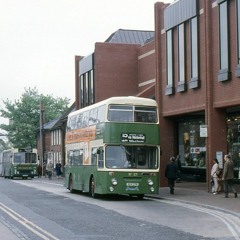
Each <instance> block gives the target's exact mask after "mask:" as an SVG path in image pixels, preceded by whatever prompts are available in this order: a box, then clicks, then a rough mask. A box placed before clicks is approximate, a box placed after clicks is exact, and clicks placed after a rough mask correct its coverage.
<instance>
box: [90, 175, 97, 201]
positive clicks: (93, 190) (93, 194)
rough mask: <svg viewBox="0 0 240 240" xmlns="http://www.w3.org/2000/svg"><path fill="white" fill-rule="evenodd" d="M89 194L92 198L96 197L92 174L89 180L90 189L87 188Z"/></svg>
mask: <svg viewBox="0 0 240 240" xmlns="http://www.w3.org/2000/svg"><path fill="white" fill-rule="evenodd" d="M89 194H90V196H91V197H92V198H96V193H95V181H94V177H93V176H92V178H91V180H90V189H89Z"/></svg>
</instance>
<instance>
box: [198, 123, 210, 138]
mask: <svg viewBox="0 0 240 240" xmlns="http://www.w3.org/2000/svg"><path fill="white" fill-rule="evenodd" d="M207 136H208V129H207V125H200V137H207Z"/></svg>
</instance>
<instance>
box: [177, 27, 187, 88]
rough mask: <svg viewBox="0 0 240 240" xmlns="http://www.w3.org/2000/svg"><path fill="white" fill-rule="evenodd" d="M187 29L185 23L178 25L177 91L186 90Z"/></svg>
mask: <svg viewBox="0 0 240 240" xmlns="http://www.w3.org/2000/svg"><path fill="white" fill-rule="evenodd" d="M185 66H186V61H185V29H184V23H183V24H181V25H179V26H178V86H177V92H183V91H186V82H185V81H186V80H185V78H186V73H185V71H186V70H185Z"/></svg>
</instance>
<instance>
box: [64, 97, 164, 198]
mask: <svg viewBox="0 0 240 240" xmlns="http://www.w3.org/2000/svg"><path fill="white" fill-rule="evenodd" d="M65 141H66V142H65V143H66V144H65V147H66V165H65V184H66V187H67V188H68V189H69V190H70V192H73V191H74V190H78V191H83V192H89V193H90V195H91V196H92V197H96V195H97V194H127V195H131V196H137V197H139V198H143V196H144V194H157V193H158V190H159V162H160V146H159V143H160V139H159V122H158V110H157V103H156V101H155V100H152V99H147V98H139V97H112V98H109V99H107V100H104V101H102V102H99V103H96V104H94V105H91V106H88V107H85V108H83V109H80V110H78V111H75V112H72V113H70V114H69V116H68V123H67V129H66V139H65Z"/></svg>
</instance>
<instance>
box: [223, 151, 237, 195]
mask: <svg viewBox="0 0 240 240" xmlns="http://www.w3.org/2000/svg"><path fill="white" fill-rule="evenodd" d="M224 161H225V163H224V167H223V176H222V180H223V181H224V193H225V195H224V197H225V198H228V188H231V190H232V191H233V193H234V197H235V198H236V197H237V191H236V189H235V187H234V185H233V175H234V174H233V173H234V166H233V161H232V159H231V157H230V155H225V156H224Z"/></svg>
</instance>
